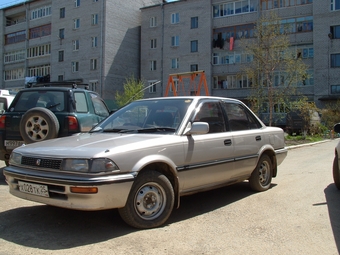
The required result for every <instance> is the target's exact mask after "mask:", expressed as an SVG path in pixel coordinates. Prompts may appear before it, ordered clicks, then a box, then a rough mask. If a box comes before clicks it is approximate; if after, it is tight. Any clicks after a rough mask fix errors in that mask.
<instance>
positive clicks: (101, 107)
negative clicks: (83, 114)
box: [91, 94, 110, 117]
mask: <svg viewBox="0 0 340 255" xmlns="http://www.w3.org/2000/svg"><path fill="white" fill-rule="evenodd" d="M91 100H92V103H93V107H94V112H95V114H97V115H99V116H102V117H107V116H109V115H110V114H109V111H108V110H107V108H106V106H105V104H104V102H103V101H102V100H101V99H100V98H98V97H97V96H96V95H94V94H91Z"/></svg>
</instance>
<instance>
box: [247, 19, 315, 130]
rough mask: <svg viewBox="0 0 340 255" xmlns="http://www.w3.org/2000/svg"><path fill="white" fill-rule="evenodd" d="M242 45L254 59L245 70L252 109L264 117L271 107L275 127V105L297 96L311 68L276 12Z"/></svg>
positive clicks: (261, 20)
mask: <svg viewBox="0 0 340 255" xmlns="http://www.w3.org/2000/svg"><path fill="white" fill-rule="evenodd" d="M242 45H243V48H244V50H245V52H246V53H247V54H248V56H251V57H252V61H251V62H248V64H246V65H245V67H244V70H243V71H244V72H245V74H246V75H247V76H248V81H250V84H251V85H250V86H251V88H252V91H251V93H250V96H249V100H250V102H251V107H252V109H253V110H254V112H256V113H257V114H260V113H261V112H262V110H263V107H264V105H267V106H268V111H269V118H268V123H269V126H271V125H272V124H273V111H274V106H275V104H283V105H284V104H285V103H286V102H288V101H289V98H290V97H291V96H292V95H294V94H295V91H296V89H295V88H296V84H298V83H299V82H303V81H304V80H306V79H307V78H308V77H307V72H306V70H307V66H306V65H305V64H304V63H303V62H302V59H301V56H299V55H298V54H297V52H296V50H294V49H293V48H292V47H291V45H290V41H289V37H288V35H287V33H286V28H285V27H284V26H283V25H282V24H281V22H280V20H279V18H278V17H277V15H276V14H275V13H273V12H272V13H269V14H267V15H266V14H262V16H261V17H259V19H258V20H257V22H256V24H255V29H254V38H253V39H244V40H242Z"/></svg>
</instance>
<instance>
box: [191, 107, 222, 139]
mask: <svg viewBox="0 0 340 255" xmlns="http://www.w3.org/2000/svg"><path fill="white" fill-rule="evenodd" d="M194 121H195V122H198V121H199V122H207V123H208V124H209V133H219V132H225V131H226V128H225V123H224V118H223V114H222V110H221V107H220V104H219V103H218V102H204V103H203V104H202V105H201V107H200V110H199V112H198V113H197V114H196V116H195V120H194Z"/></svg>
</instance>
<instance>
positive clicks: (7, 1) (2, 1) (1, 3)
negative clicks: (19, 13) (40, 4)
mask: <svg viewBox="0 0 340 255" xmlns="http://www.w3.org/2000/svg"><path fill="white" fill-rule="evenodd" d="M22 2H25V0H0V9H2V8H5V7H7V6H11V5H15V4H18V3H22Z"/></svg>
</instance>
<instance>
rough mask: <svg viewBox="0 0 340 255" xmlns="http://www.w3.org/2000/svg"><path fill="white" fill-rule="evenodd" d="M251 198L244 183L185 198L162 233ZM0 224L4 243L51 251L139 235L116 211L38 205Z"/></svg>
mask: <svg viewBox="0 0 340 255" xmlns="http://www.w3.org/2000/svg"><path fill="white" fill-rule="evenodd" d="M273 186H274V185H273ZM252 194H254V192H252V191H251V190H250V188H249V186H248V183H247V182H244V183H239V184H235V185H232V186H228V187H224V188H220V189H216V190H212V191H207V192H202V193H198V194H195V195H191V196H186V197H182V198H181V206H180V208H179V209H174V211H173V213H172V215H171V216H170V219H169V220H168V222H167V223H166V225H165V226H163V227H160V229H161V228H166V227H169V225H171V224H175V223H176V222H180V221H183V220H188V219H190V218H192V217H196V216H198V215H201V214H205V213H207V212H210V211H213V210H216V209H218V208H221V207H224V206H227V205H229V204H232V203H234V202H236V201H238V200H242V199H244V198H246V197H248V196H250V195H252ZM0 222H1V224H0V238H1V239H3V240H6V241H8V242H12V243H16V244H18V245H22V246H26V247H32V248H39V249H44V250H51V251H53V250H63V249H69V248H74V247H79V246H84V245H88V244H95V243H99V242H104V241H107V240H110V239H113V238H117V237H120V236H124V235H127V234H131V233H133V232H136V231H139V230H136V229H134V228H131V227H129V226H127V225H126V224H125V223H124V222H123V220H122V219H121V218H120V216H119V214H118V211H117V210H106V211H95V212H86V211H76V210H68V209H63V208H57V207H52V206H46V205H38V204H37V205H34V206H25V207H20V208H14V209H11V210H8V211H4V212H1V213H0ZM146 231H147V230H146ZM151 231H157V229H156V230H151Z"/></svg>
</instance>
